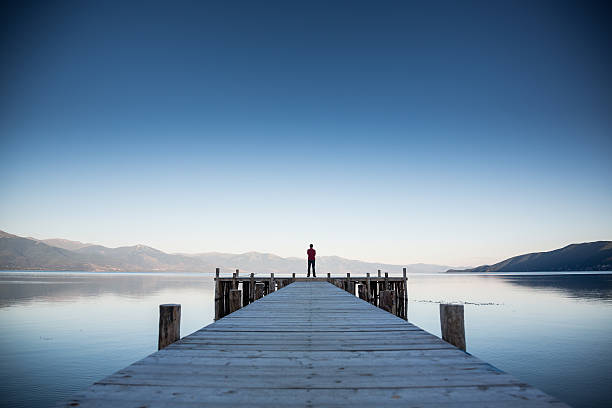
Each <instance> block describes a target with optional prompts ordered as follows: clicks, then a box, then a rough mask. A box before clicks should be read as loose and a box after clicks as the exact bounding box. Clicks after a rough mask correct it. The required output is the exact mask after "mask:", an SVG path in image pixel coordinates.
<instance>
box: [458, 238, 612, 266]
mask: <svg viewBox="0 0 612 408" xmlns="http://www.w3.org/2000/svg"><path fill="white" fill-rule="evenodd" d="M610 270H612V241H596V242H585V243H582V244H572V245H568V246H566V247H563V248H560V249H556V250H554V251H549V252H534V253H531V254H526V255H519V256H515V257H513V258H509V259H506V260H505V261H502V262H499V263H496V264H495V265H482V266H478V267H476V268H471V269H463V270H456V269H450V270H448V271H447V272H556V271H610Z"/></svg>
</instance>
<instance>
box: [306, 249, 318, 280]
mask: <svg viewBox="0 0 612 408" xmlns="http://www.w3.org/2000/svg"><path fill="white" fill-rule="evenodd" d="M306 254H307V255H308V275H307V276H306V277H307V278H310V265H312V277H313V278H316V277H317V274H316V273H315V256H316V255H317V251H315V250H314V248H313V247H312V244H310V249H309V250H308V251H306Z"/></svg>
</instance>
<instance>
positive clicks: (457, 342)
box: [440, 304, 465, 351]
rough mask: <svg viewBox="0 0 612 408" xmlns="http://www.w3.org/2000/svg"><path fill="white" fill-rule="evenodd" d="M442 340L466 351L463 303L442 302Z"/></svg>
mask: <svg viewBox="0 0 612 408" xmlns="http://www.w3.org/2000/svg"><path fill="white" fill-rule="evenodd" d="M440 327H441V329H442V340H444V341H446V342H447V343H450V344H452V345H453V346H455V347H457V348H460V349H461V350H463V351H465V325H464V321H463V305H449V304H440Z"/></svg>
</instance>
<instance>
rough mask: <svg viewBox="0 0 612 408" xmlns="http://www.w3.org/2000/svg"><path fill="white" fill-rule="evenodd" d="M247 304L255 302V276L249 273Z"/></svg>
mask: <svg viewBox="0 0 612 408" xmlns="http://www.w3.org/2000/svg"><path fill="white" fill-rule="evenodd" d="M249 285H250V286H249V303H253V302H254V301H255V274H254V273H251V281H250V282H249Z"/></svg>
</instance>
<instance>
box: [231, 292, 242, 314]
mask: <svg viewBox="0 0 612 408" xmlns="http://www.w3.org/2000/svg"><path fill="white" fill-rule="evenodd" d="M241 300H242V291H241V290H238V289H231V290H230V293H229V312H230V313H234V312H235V311H236V310H238V309H240V308H241V307H242V305H241V304H240V301H241Z"/></svg>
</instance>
